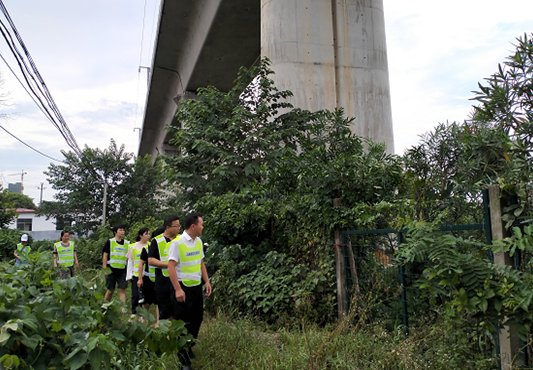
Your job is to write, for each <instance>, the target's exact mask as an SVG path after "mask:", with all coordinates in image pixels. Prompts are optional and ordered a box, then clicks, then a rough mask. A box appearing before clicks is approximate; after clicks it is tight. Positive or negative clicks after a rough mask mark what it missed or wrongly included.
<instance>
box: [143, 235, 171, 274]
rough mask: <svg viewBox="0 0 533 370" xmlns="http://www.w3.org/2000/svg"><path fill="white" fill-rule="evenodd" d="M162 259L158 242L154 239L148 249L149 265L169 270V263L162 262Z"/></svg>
mask: <svg viewBox="0 0 533 370" xmlns="http://www.w3.org/2000/svg"><path fill="white" fill-rule="evenodd" d="M160 258H161V257H160V256H159V247H158V246H157V240H155V239H153V240H152V242H151V243H150V247H148V264H149V265H150V266H155V267H159V268H167V267H168V263H166V262H162V261H160Z"/></svg>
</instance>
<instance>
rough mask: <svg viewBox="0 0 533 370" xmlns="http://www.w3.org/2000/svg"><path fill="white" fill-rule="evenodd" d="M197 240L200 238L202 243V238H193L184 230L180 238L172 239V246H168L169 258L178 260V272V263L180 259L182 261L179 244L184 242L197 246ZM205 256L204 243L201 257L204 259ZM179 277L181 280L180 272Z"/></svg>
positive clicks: (189, 245) (189, 246) (187, 244)
mask: <svg viewBox="0 0 533 370" xmlns="http://www.w3.org/2000/svg"><path fill="white" fill-rule="evenodd" d="M197 240H200V243H202V240H201V239H200V238H195V239H193V238H191V237H190V236H189V234H187V232H186V231H184V232H183V234H181V236H180V237H179V238H176V239H174V240H173V241H172V243H171V244H170V246H169V248H168V259H169V260H173V261H176V262H177V265H176V272H179V270H178V265H179V261H180V252H179V250H178V244H180V243H183V244H185V245H186V246H187V247H188V248H194V247H195V246H196V242H197ZM204 257H205V255H204V246H203V244H202V256H201V259H202V260H203V259H204ZM178 279H179V280H181V279H180V278H179V274H178Z"/></svg>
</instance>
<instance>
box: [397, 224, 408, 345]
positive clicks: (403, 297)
mask: <svg viewBox="0 0 533 370" xmlns="http://www.w3.org/2000/svg"><path fill="white" fill-rule="evenodd" d="M403 242H404V238H403V232H402V231H401V230H400V231H398V248H401V245H402V243H403ZM399 273H400V286H401V289H402V293H401V300H402V322H403V330H404V335H405V336H406V337H408V336H409V311H408V310H407V287H406V282H405V268H404V265H403V264H400V268H399Z"/></svg>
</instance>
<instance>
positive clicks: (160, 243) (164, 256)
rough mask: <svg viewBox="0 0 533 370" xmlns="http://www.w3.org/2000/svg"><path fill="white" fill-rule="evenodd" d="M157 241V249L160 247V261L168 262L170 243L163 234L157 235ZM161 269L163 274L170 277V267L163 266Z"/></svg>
mask: <svg viewBox="0 0 533 370" xmlns="http://www.w3.org/2000/svg"><path fill="white" fill-rule="evenodd" d="M155 241H156V242H157V249H159V261H161V262H165V263H168V247H169V245H170V243H169V242H167V240H166V239H165V237H164V235H163V234H161V235H159V236H157V237H156V239H155ZM160 269H161V273H162V274H163V276H164V277H168V269H167V268H166V267H161V268H160Z"/></svg>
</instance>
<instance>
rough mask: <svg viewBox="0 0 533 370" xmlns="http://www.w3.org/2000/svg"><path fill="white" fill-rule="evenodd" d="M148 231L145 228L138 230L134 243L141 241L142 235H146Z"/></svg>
mask: <svg viewBox="0 0 533 370" xmlns="http://www.w3.org/2000/svg"><path fill="white" fill-rule="evenodd" d="M149 231H150V229H149V228H147V227H143V228H141V229H140V230H139V232H138V233H137V237H136V238H135V241H139V240H141V237H142V236H143V235H144V233H147V232H149Z"/></svg>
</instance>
